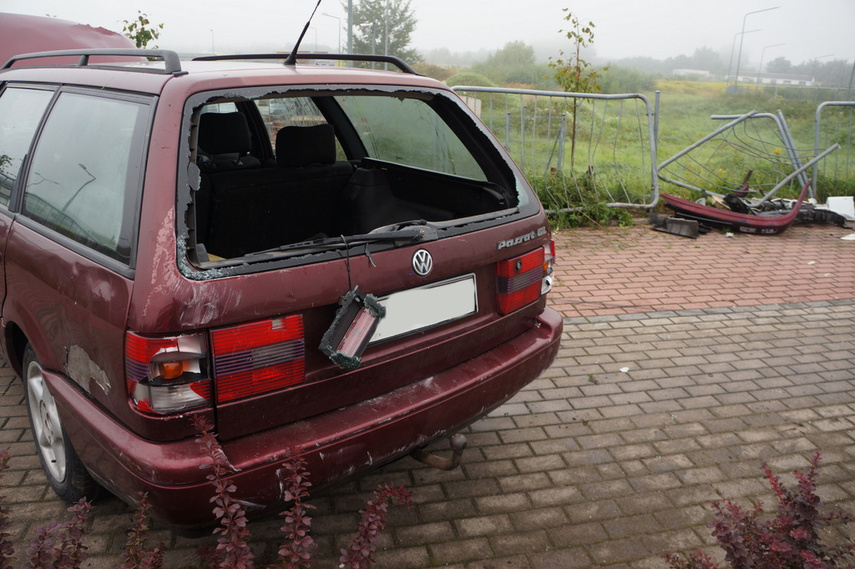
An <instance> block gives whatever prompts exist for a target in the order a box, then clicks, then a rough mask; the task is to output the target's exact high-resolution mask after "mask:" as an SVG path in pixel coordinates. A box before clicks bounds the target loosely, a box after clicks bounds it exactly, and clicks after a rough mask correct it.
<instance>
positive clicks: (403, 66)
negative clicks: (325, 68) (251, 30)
mask: <svg viewBox="0 0 855 569" xmlns="http://www.w3.org/2000/svg"><path fill="white" fill-rule="evenodd" d="M288 57H289V54H287V53H255V54H241V55H202V56H200V57H194V58H193V61H224V60H235V59H243V60H252V59H283V60H284V59H288ZM295 58H296V59H298V60H299V59H325V60H333V61H336V60H337V61H362V62H371V63H391V64H392V65H394V66H395V67H397V68H398V69H400V70H401V71H403V72H404V73H409V74H412V75H421V73H419V72H418V71H416V70H415V69H413V68H412V67H410V66H409V65H407V63H406V62H404V60H402V59H401V58H399V57H395V56H393V55H363V54H359V53H298V54H297V55H296V56H295Z"/></svg>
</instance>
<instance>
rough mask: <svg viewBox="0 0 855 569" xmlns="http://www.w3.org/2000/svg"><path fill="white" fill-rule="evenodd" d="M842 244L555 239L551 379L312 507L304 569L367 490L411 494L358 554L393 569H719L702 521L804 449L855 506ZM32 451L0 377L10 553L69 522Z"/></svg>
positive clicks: (112, 513)
mask: <svg viewBox="0 0 855 569" xmlns="http://www.w3.org/2000/svg"><path fill="white" fill-rule="evenodd" d="M844 234H845V230H842V229H840V228H832V227H810V226H794V227H792V228H790V229H789V230H788V231H787V232H786V233H784V234H781V235H778V236H775V237H770V238H766V237H762V238H760V237H756V236H736V237H735V238H734V239H727V238H725V237H724V236H723V235H721V234H719V233H717V232H711V233H709V234H707V235H704V236H703V237H701V238H700V239H698V240H681V239H675V238H674V237H673V236H668V235H663V234H659V233H657V232H650V231H649V230H648V229H647V228H646V227H643V226H641V227H636V228H633V229H629V230H623V229H621V230H607V231H602V230H589V229H579V230H572V231H562V232H558V233H557V243H558V249H559V259H561V258H565V259H566V258H572V259H573V260H574V262H573V263H564V264H563V265H562V263H560V262H559V264H558V265H556V271H557V275H556V276H557V279H556V281H557V283H558V284H556V286H555V288H554V291H553V294H552V296H551V298H550V302H551V303H552V304H553V306H556V307H558V308H560V310H561V311H562V314H563V316H564V317H565V335H564V338H563V342H562V346H561V348H560V353H559V358H558V360H556V362H555V363H554V365H553V366H552V367H550V369H548V370H547V371H546V372H545V373H544V374H543V375H542V376H541V378H539V379H538V380H536V381H535V382H533V383H532V384H531V385H530V386H528V387H527V388H525V389H524V390H523V391H522V392H521V393H520V394H518V395H517V396H515V397H514V398H513V399H512V400H511V401H510V402H509V403H508V404H506V405H503V406H502V407H500V408H498V409H496V410H495V411H494V412H492V413H491V414H490V416H488V417H486V418H484V419H482V420H480V421H477V422H476V423H475V424H473V425H472V426H471V427H470V428H469V429H467V431H466V434H467V437H468V438H469V448H468V449H467V452H466V453H465V454H464V467H463V468H461V469H457V470H456V471H452V472H439V471H434V470H431V469H429V468H427V467H424V466H422V465H420V464H419V463H417V462H415V461H413V460H411V459H406V460H403V461H400V462H398V463H395V464H392V465H388V466H386V467H384V468H382V469H380V470H379V471H377V472H375V473H373V474H370V475H367V476H365V477H364V478H363V479H362V480H360V481H358V482H356V483H353V484H349V485H347V486H344V487H342V488H339V489H337V490H334V491H331V492H329V493H327V494H326V495H321V496H317V497H313V499H312V502H314V503H316V504H317V505H319V506H320V507H319V509H318V510H316V511H314V512H313V515H314V524H313V525H314V535H315V537H316V540H317V541H318V543H319V549H318V552H317V556H318V559H319V560H321V561H322V562H323V563H321V565H322V566H327V565H329V566H334V565H335V564H336V561H335V560H336V559H337V558H338V553H337V551H338V548H339V547H342V546H343V545H345V544H346V543H347V540H348V539H349V538H350V536H351V535H352V533H353V530H354V529H355V527H356V522H357V520H358V510H359V509H360V508H361V507H362V506H363V504H364V500H365V498H366V496H367V495H370V489H371V488H373V487H374V486H376V484H377V483H381V482H395V483H404V484H406V485H407V486H409V487H411V488H412V490H413V491H414V502H415V506H414V507H413V509H412V510H410V511H407V510H406V509H404V508H399V507H397V506H392V507H390V510H389V516H388V519H387V521H388V522H389V523H388V526H387V528H386V530H385V533H384V534H383V535H382V537H381V540H380V545H381V549H380V550H378V552H377V555H376V556H377V560H378V564H377V566H378V567H381V568H383V567H388V568H393V567H394V568H396V569H421V568H427V567H435V566H446V567H449V568H452V569H487V568H488V567H489V568H490V569H497V568H500V567H502V568H508V569H527V568H537V569H541V568H543V569H547V568H549V569H551V568H556V569H572V568H576V567H578V568H585V569H587V568H589V567H594V566H598V567H603V568H609V569H629V568H632V569H662V568H663V567H664V564H663V561H662V559H661V557H660V555H661V554H662V553H663V552H665V551H681V552H688V551H693V550H695V549H698V548H703V549H704V551H707V552H709V553H711V554H713V555H714V556H717V557H716V558H717V559H719V560H722V559H723V556H722V555H721V552H720V550H719V549H718V548H717V547H715V546H714V543H713V539H712V537H711V535H710V533H709V529H708V528H707V527H706V523H707V522H708V521H709V520H710V519H711V512H710V511H709V509H708V507H707V506H706V504H707V502H708V501H710V500H716V499H721V498H733V499H736V500H737V501H742V500H744V501H745V503H750V501H751V500H756V499H764V500H767V501H768V500H769V499H770V498H772V496H771V490H770V488H769V485H768V482H767V481H766V480H765V477H764V475H763V472H762V470H761V468H760V464H761V463H762V462H764V461H765V462H767V463H768V464H769V465H770V467H771V468H772V470H773V472H775V473H777V474H779V475H780V476H781V477H782V479H783V480H785V482H790V481H792V474H791V471H792V470H793V469H804V468H805V467H806V466H807V465H808V464H809V460H810V458H811V457H812V456H813V454H814V453H815V452H817V451H819V452H821V453H822V456H823V462H822V466H821V469H820V480H819V490H818V493H819V494H820V495H821V497H822V498H823V500H825V501H828V502H829V503H832V504H836V505H841V506H844V507H845V506H848V507H850V508H851V507H853V506H855V483H853V482H852V479H853V475H855V466H853V465H855V428H853V427H855V355H853V352H852V346H853V345H855V255H853V245H852V244H848V243H844V242H841V241H840V240H839V237H840V236H842V235H844ZM734 247H738V251H739V254H738V255H737V254H735V253H734V251H735V250H737V249H734ZM571 252H572V253H571ZM746 258H748V259H752V263H753V265H752V269H751V270H750V271H746V270H745V268H744V266H740V265H744V264H745V262H744V259H746ZM805 258H811V259H817V260H818V262H823V263H828V266H829V267H830V268H829V269H828V270H825V269H823V270H822V271H823V272H821V273H819V274H820V275H821V274H825V272H831V270H832V269H831V267H833V270H834V272H835V274H840V275H841V276H840V278H838V279H836V280H835V281H834V283H833V284H830V285H829V284H828V283H826V282H825V281H824V280H823V281H821V282H820V281H817V273H816V272H815V270H812V271H811V272H802V271H801V270H800V269H802V268H804V267H803V266H800V265H801V264H803V263H802V262H801V261H800V260H803V259H805ZM820 260H821V261H820ZM737 275H738V277H737ZM827 285H828V286H827ZM666 294H667V296H666ZM600 296H602V297H603V299H601V300H600V301H598V302H592V301H591V299H593V298H599V297H600ZM606 297H607V298H606ZM613 298H619V301H615V300H613ZM603 303H605V304H603ZM624 367H628V368H629V370H628V371H627V372H622V371H621V368H624ZM31 436H32V435H31V433H30V430H29V424H28V420H27V418H26V408H25V406H24V404H23V389H22V386H21V384H20V382H19V381H18V380H17V379H16V378H15V377H14V375H13V373H12V370H11V369H10V368H9V367H8V366H4V367H0V448H5V447H6V446H9V447H10V448H11V449H12V451H13V453H14V456H13V457H12V459H11V460H10V461H9V469H7V470H6V471H5V472H4V473H3V475H4V478H3V483H4V485H5V486H6V489H5V490H4V493H5V494H6V495H7V497H8V500H7V502H10V505H9V510H10V519H11V521H12V526H11V529H10V533H11V535H12V536H13V537H12V539H13V542H14V544H15V546H16V549H18V550H19V551H23V550H24V549H25V543H26V542H27V541H28V540H29V538H31V537H32V536H33V535H35V528H36V527H37V526H38V525H42V524H44V523H47V522H48V521H50V520H51V519H64V516H65V515H66V512H65V509H66V507H67V506H66V505H65V504H63V503H61V502H60V501H59V500H57V499H56V498H54V496H53V494H52V492H51V490H50V489H49V487H48V486H47V484H46V482H45V479H44V476H43V475H42V474H41V471H40V465H39V461H38V458H37V456H36V454H35V448H34V446H33V445H32V442H31V439H30V437H31ZM446 446H447V445H446ZM437 448H438V449H444V448H445V446H443V445H438V446H437ZM369 487H371V488H369ZM365 488H369V490H368V491H367V492H363V489H365ZM132 516H133V510H132V509H131V508H130V507H127V506H125V505H124V504H123V503H121V502H120V501H118V500H116V499H108V500H105V501H103V502H102V503H100V504H98V505H97V506H96V509H95V512H94V513H93V519H92V522H91V527H92V528H93V533H92V535H91V542H90V548H91V553H92V556H91V557H90V559H89V562H88V566H89V567H91V568H96V569H97V568H105V569H106V568H108V567H109V568H113V567H117V566H118V565H119V564H120V563H121V560H120V558H119V555H120V554H121V551H122V548H123V544H124V540H125V539H126V536H125V531H126V528H127V527H128V525H129V523H130V520H131V518H132ZM281 523H282V522H281V519H279V518H273V519H269V520H256V521H253V522H252V523H251V524H250V529H251V531H252V532H253V535H254V536H257V539H258V541H257V542H255V544H256V546H257V547H259V550H260V549H261V548H263V546H264V545H265V544H270V545H273V546H275V545H278V543H279V541H281V535H280V532H279V530H278V527H279V526H280V525H281ZM834 531H838V530H834ZM847 531H848V532H850V533H849V534H848V535H850V538H851V537H852V536H853V535H855V530H853V529H852V528H849V529H848V530H847ZM154 534H155V535H156V536H157V537H158V538H159V539H163V540H164V542H165V543H166V544H167V547H168V551H169V553H168V556H167V560H168V563H167V565H166V569H184V568H185V567H187V569H189V568H190V567H196V566H198V561H197V560H196V558H195V549H196V545H197V544H199V543H215V542H214V540H213V538H205V539H203V540H201V541H200V540H198V539H188V538H182V537H180V536H175V535H173V534H171V532H169V530H167V529H164V528H161V527H159V526H157V524H155V529H154ZM840 535H844V534H840ZM18 565H20V563H18V564H14V563H13V566H18Z"/></svg>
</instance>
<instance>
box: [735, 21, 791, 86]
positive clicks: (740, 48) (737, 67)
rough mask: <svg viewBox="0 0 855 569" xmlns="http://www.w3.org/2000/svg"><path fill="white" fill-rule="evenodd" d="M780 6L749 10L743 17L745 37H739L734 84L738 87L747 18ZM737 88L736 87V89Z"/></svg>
mask: <svg viewBox="0 0 855 569" xmlns="http://www.w3.org/2000/svg"><path fill="white" fill-rule="evenodd" d="M778 8H780V6H773V7H772V8H763V9H762V10H754V11H753V12H748V13H746V14H745V15H744V16H743V17H742V34H743V37H742V38H740V39H739V54H738V55H737V56H736V77H735V78H734V80H733V86H734V87H737V86H738V85H739V63H740V60H741V59H742V40H743V39H744V35H745V20H747V19H748V16H750V15H751V14H759V13H760V12H768V11H770V10H777V9H778ZM734 90H736V89H734Z"/></svg>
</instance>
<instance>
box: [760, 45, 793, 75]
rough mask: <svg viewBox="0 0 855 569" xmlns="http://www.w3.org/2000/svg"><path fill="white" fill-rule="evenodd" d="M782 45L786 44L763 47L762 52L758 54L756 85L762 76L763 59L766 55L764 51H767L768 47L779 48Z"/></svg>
mask: <svg viewBox="0 0 855 569" xmlns="http://www.w3.org/2000/svg"><path fill="white" fill-rule="evenodd" d="M782 45H787V44H786V43H776V44H772V45H767V46H764V47H763V51H761V52H760V67H759V69H758V70H757V83H760V80H761V78H760V76H761V75H762V74H763V58H764V57H765V55H766V50H767V49H769V48H770V47H781V46H782Z"/></svg>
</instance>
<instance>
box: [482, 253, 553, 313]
mask: <svg viewBox="0 0 855 569" xmlns="http://www.w3.org/2000/svg"><path fill="white" fill-rule="evenodd" d="M554 262H555V244H554V243H553V242H550V243H549V244H547V245H544V246H543V247H541V248H539V249H535V250H534V251H530V252H528V253H526V254H524V255H520V256H518V257H514V258H512V259H506V260H504V261H500V262H499V264H498V266H497V267H496V276H497V280H496V292H497V293H498V294H497V302H498V307H499V312H500V313H501V314H508V313H510V312H513V311H514V310H517V309H518V308H522V307H523V306H525V305H527V304H531V303H532V302H534V301H536V300H537V299H538V298H540V296H541V295H542V294H545V293H547V292H549V290H550V289H551V288H552V265H553V264H554Z"/></svg>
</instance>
